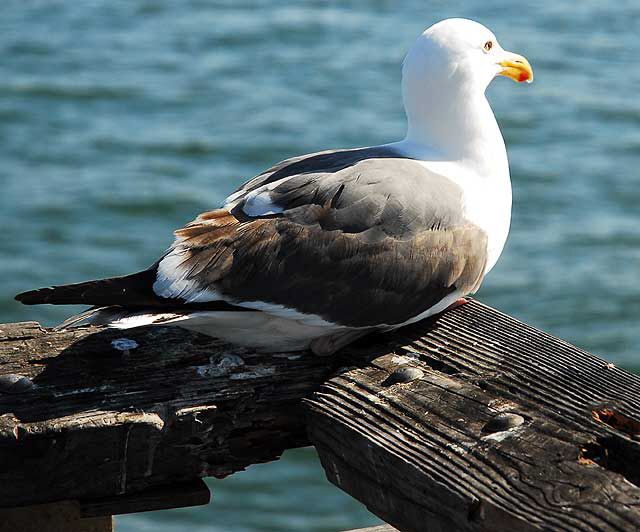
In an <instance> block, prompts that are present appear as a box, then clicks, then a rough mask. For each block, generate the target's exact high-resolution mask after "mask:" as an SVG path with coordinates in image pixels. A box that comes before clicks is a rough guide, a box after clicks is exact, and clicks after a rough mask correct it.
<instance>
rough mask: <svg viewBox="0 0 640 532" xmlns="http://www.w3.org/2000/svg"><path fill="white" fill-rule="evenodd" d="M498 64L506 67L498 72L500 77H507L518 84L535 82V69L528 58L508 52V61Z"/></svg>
mask: <svg viewBox="0 0 640 532" xmlns="http://www.w3.org/2000/svg"><path fill="white" fill-rule="evenodd" d="M498 64H499V65H500V66H501V67H504V69H503V70H501V71H500V72H498V76H505V77H507V78H511V79H512V80H513V81H517V82H522V81H526V82H527V83H531V82H532V81H533V69H532V68H531V65H530V64H529V61H527V59H526V57H522V56H521V55H518V54H514V53H511V52H507V57H506V59H505V60H504V61H500V62H499V63H498Z"/></svg>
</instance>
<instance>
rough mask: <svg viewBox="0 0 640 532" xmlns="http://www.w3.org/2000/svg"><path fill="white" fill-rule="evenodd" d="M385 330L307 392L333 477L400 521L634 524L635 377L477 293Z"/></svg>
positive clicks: (468, 526) (412, 524) (445, 526)
mask: <svg viewBox="0 0 640 532" xmlns="http://www.w3.org/2000/svg"><path fill="white" fill-rule="evenodd" d="M393 343H394V344H395V347H394V349H393V351H394V353H389V351H388V350H382V351H381V352H380V356H379V357H377V358H375V359H374V360H373V361H372V362H371V363H370V364H367V365H362V364H358V367H356V368H354V369H352V370H351V371H348V372H345V373H342V374H341V375H339V376H336V377H334V378H333V379H331V380H330V381H329V382H327V383H326V384H324V385H323V386H322V387H321V389H320V391H318V392H317V393H315V394H314V396H313V398H312V399H310V400H308V401H306V408H307V414H308V418H309V433H310V439H311V441H312V443H313V444H314V445H315V446H316V448H317V450H318V453H319V455H320V458H321V461H322V463H323V466H324V468H325V471H326V473H327V476H328V478H329V480H331V481H332V482H333V483H334V484H336V485H337V486H339V487H341V488H342V489H343V490H345V491H346V492H347V493H350V494H351V495H353V496H354V497H356V498H358V499H359V500H361V501H362V502H363V503H365V504H366V505H367V506H368V508H369V509H370V510H371V511H373V512H374V513H375V514H377V515H378V516H379V517H381V518H382V519H383V520H385V521H386V522H388V523H390V524H391V525H393V526H395V527H397V528H398V529H399V530H402V531H404V532H410V531H423V530H429V531H430V532H431V531H443V532H445V531H450V530H456V531H479V530H487V531H489V530H491V531H496V532H498V531H507V530H509V531H511V530H518V531H528V530H554V531H559V530H567V531H568V530H572V531H593V532H596V531H600V532H602V531H609V530H611V531H613V530H618V531H621V530H625V531H631V530H638V529H640V489H639V487H638V486H639V485H640V443H639V442H638V441H637V438H638V434H640V423H639V422H640V377H638V376H636V375H632V374H630V373H627V372H625V371H623V370H621V369H619V368H616V367H614V366H613V365H611V364H608V363H606V362H604V361H603V360H601V359H599V358H598V357H596V356H594V355H591V354H589V353H587V352H585V351H582V350H580V349H578V348H575V347H573V346H571V345H570V344H568V343H566V342H564V341H562V340H559V339H557V338H554V337H552V336H549V335H547V334H545V333H542V332H541V331H538V330H536V329H533V328H531V327H528V326H526V325H524V324H522V323H519V322H517V321H516V320H514V319H512V318H509V317H508V316H505V315H504V314H501V313H499V312H497V311H494V310H492V309H489V308H488V307H485V306H483V305H481V304H479V303H477V302H472V303H469V304H467V305H465V306H463V307H460V308H458V309H455V310H454V311H451V312H449V313H447V314H445V315H444V316H441V317H439V318H438V319H436V320H434V321H433V322H432V323H431V324H430V325H426V324H425V323H422V324H419V325H417V326H414V327H409V328H405V329H403V330H402V331H400V332H399V333H398V334H397V335H396V336H395V337H394V338H393ZM352 353H353V356H354V360H358V353H357V349H354V350H353V351H352ZM369 354H370V352H369ZM403 368H404V369H403ZM406 368H412V369H411V371H407V370H406ZM405 381H406V382H405Z"/></svg>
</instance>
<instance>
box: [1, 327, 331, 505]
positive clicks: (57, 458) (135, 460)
mask: <svg viewBox="0 0 640 532" xmlns="http://www.w3.org/2000/svg"><path fill="white" fill-rule="evenodd" d="M124 340H127V341H124ZM132 342H133V343H132ZM127 346H129V348H128V349H126V348H127ZM132 346H135V347H132ZM229 349H233V348H230V346H228V345H225V344H223V343H221V342H219V341H217V340H214V339H212V338H208V337H205V336H202V335H198V334H193V333H189V332H187V331H183V330H181V329H177V328H146V329H136V330H130V331H126V332H125V331H113V330H108V331H99V330H98V329H96V328H85V329H75V330H70V331H51V330H45V329H42V328H41V327H40V326H39V325H38V324H37V323H27V324H4V325H0V375H7V374H19V375H23V376H26V377H29V378H30V379H31V380H32V382H33V384H34V386H33V388H32V389H30V390H27V391H26V392H24V393H22V394H13V393H12V394H3V393H0V506H2V507H11V506H18V505H24V504H34V503H38V502H49V501H55V500H66V499H75V498H79V499H85V500H86V499H88V498H95V497H108V496H115V495H121V494H125V493H137V492H140V491H142V490H144V489H146V488H148V487H152V486H157V485H163V484H174V483H176V482H182V481H190V480H193V479H197V478H200V477H204V476H217V477H224V476H225V475H228V474H230V473H233V472H234V471H238V470H240V469H243V468H245V467H246V466H247V465H249V464H254V463H259V462H265V461H269V460H274V459H277V458H278V457H279V456H280V454H281V453H282V452H283V451H284V450H285V449H288V448H292V447H297V446H301V445H307V444H308V440H307V437H306V434H305V427H304V421H303V416H302V412H301V410H300V405H299V401H300V398H301V397H303V396H306V395H308V394H309V393H310V392H311V391H312V390H313V389H314V388H315V387H316V386H317V385H318V384H319V383H320V382H322V381H324V380H325V379H326V378H327V377H328V376H329V375H331V374H332V372H333V371H334V370H335V367H336V366H337V365H339V364H340V361H339V359H338V358H336V359H322V358H318V357H315V356H313V355H311V354H309V353H302V354H286V355H278V354H275V355H264V354H255V353H249V352H247V351H243V350H241V349H233V352H231V351H230V350H229ZM1 389H2V387H1V386H0V390H1Z"/></svg>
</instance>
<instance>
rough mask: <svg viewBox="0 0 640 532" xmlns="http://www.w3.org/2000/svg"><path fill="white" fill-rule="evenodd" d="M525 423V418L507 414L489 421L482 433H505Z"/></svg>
mask: <svg viewBox="0 0 640 532" xmlns="http://www.w3.org/2000/svg"><path fill="white" fill-rule="evenodd" d="M523 423H524V418H523V417H522V416H520V415H518V414H512V413H509V412H505V413H502V414H498V415H497V416H495V417H494V418H493V419H491V420H489V421H488V422H487V424H486V425H485V426H484V427H483V428H482V432H503V431H505V430H509V429H513V428H516V427H519V426H520V425H522V424H523Z"/></svg>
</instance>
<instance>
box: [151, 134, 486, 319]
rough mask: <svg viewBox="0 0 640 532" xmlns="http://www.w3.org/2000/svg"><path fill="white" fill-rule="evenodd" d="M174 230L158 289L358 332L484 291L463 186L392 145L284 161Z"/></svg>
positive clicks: (480, 238) (478, 238)
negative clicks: (291, 312) (256, 306)
mask: <svg viewBox="0 0 640 532" xmlns="http://www.w3.org/2000/svg"><path fill="white" fill-rule="evenodd" d="M230 200H231V201H230V202H229V205H228V206H227V208H225V209H220V210H217V211H212V212H209V213H204V214H202V215H201V216H199V217H198V218H197V219H196V220H194V221H193V222H192V223H190V224H188V225H187V226H186V227H184V228H183V229H180V230H178V231H177V232H176V237H177V238H176V241H175V243H174V245H173V247H172V248H171V250H170V251H169V253H168V254H167V255H166V256H165V257H164V258H163V259H162V260H161V261H160V262H159V265H158V267H157V268H158V271H157V281H156V282H155V284H154V290H155V292H156V293H157V294H158V295H160V296H162V297H168V298H172V299H174V300H175V299H179V300H183V301H184V302H185V303H193V302H202V301H210V300H215V299H216V298H218V299H223V300H225V301H229V302H232V303H236V304H239V305H242V303H243V302H255V301H260V302H266V303H270V304H276V305H282V306H284V307H286V308H290V309H295V310H296V311H298V312H300V313H304V314H311V315H316V316H320V317H322V318H323V319H325V320H327V321H330V322H333V323H338V324H342V325H348V326H353V327H368V326H375V325H380V324H388V325H393V324H399V323H403V322H405V321H407V320H408V319H410V318H412V317H414V316H417V315H418V314H421V313H422V312H424V311H425V310H427V309H429V308H431V307H432V306H434V305H435V304H437V303H438V302H439V301H441V300H442V299H443V298H444V297H446V296H447V295H448V294H451V293H452V292H454V291H458V292H461V293H464V294H466V293H472V292H474V291H475V290H476V289H477V288H478V286H479V284H480V282H481V280H482V277H483V274H484V269H485V264H486V246H487V238H486V235H485V234H484V233H483V231H481V230H480V229H479V228H478V227H477V226H474V225H473V224H470V223H469V222H468V221H466V220H465V219H464V217H463V214H462V213H463V206H462V193H461V190H460V189H459V188H458V187H457V186H456V185H455V184H453V183H452V182H451V181H449V180H448V179H446V178H444V177H442V176H439V175H437V174H433V173H430V172H429V171H427V170H426V169H425V168H423V167H422V166H421V165H420V164H419V163H417V162H416V161H413V160H411V159H406V158H403V157H402V156H400V155H399V154H398V153H396V152H394V151H393V150H391V149H389V148H385V147H381V148H366V149H362V150H348V151H341V152H324V153H320V154H313V155H310V156H307V157H302V158H296V159H292V160H289V161H285V162H283V163H281V164H279V165H277V166H275V167H274V168H273V169H271V170H270V171H268V172H266V173H264V174H262V175H260V176H258V177H256V178H254V179H253V180H251V181H249V182H248V183H247V184H245V185H244V186H243V187H241V188H240V189H239V191H238V192H237V193H236V194H234V195H232V196H231V197H230Z"/></svg>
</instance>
